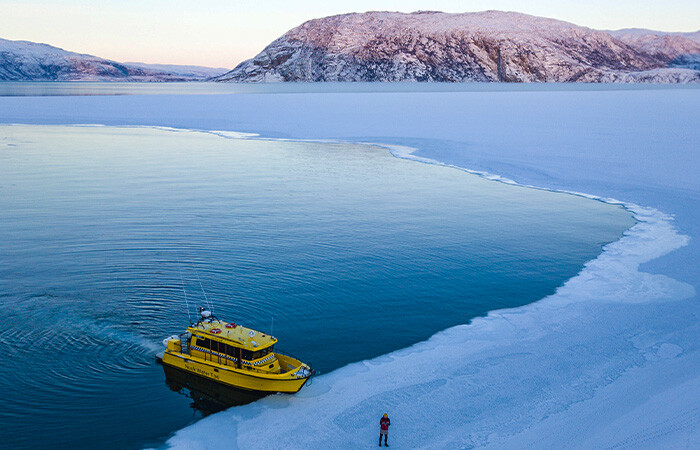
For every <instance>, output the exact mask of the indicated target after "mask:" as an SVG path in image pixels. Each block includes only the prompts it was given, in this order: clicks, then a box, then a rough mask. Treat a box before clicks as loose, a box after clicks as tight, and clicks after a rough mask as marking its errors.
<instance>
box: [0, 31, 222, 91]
mask: <svg viewBox="0 0 700 450" xmlns="http://www.w3.org/2000/svg"><path fill="white" fill-rule="evenodd" d="M225 71H226V69H213V68H209V67H198V66H170V65H157V64H143V63H119V62H116V61H110V60H108V59H103V58H99V57H97V56H92V55H85V54H81V53H74V52H69V51H66V50H63V49H60V48H57V47H52V46H50V45H47V44H37V43H34V42H28V41H10V40H6V39H0V80H5V81H198V80H205V79H208V78H211V77H213V76H216V75H220V74H222V73H224V72H225Z"/></svg>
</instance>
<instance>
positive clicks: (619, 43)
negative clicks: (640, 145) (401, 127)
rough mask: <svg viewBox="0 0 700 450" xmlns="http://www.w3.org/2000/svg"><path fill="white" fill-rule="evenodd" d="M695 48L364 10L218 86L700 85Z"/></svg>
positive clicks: (494, 20) (286, 38) (521, 20)
mask: <svg viewBox="0 0 700 450" xmlns="http://www.w3.org/2000/svg"><path fill="white" fill-rule="evenodd" d="M698 54H700V43H699V42H697V41H694V40H693V39H689V38H687V37H685V36H666V37H659V38H658V39H647V38H639V37H638V36H637V37H634V38H632V37H625V36H615V35H613V34H610V33H607V32H604V31H597V30H592V29H590V28H585V27H581V26H577V25H574V24H571V23H567V22H562V21H559V20H553V19H547V18H542V17H534V16H529V15H525V14H520V13H512V12H500V11H486V12H479V13H465V14H448V13H441V12H417V13H411V14H404V13H395V12H368V13H361V14H344V15H339V16H331V17H325V18H322V19H315V20H310V21H308V22H305V23H304V24H302V25H300V26H299V27H297V28H294V29H292V30H290V31H289V32H287V33H286V34H285V35H283V36H282V37H280V38H279V39H277V40H276V41H274V42H272V43H271V44H270V45H269V46H268V47H266V48H265V49H264V50H263V51H262V52H261V53H260V54H259V55H257V56H256V57H255V58H253V59H251V60H248V61H245V62H243V63H241V64H239V65H238V66H237V67H236V68H235V69H234V70H232V71H230V72H228V73H226V74H224V75H222V76H221V77H219V78H217V80H219V81H452V82H463V81H508V82H544V81H550V82H575V81H578V82H700V72H699V71H698V70H695V69H694V68H693V65H692V63H691V64H686V63H687V61H686V60H689V61H691V62H692V61H694V58H695V56H694V55H698Z"/></svg>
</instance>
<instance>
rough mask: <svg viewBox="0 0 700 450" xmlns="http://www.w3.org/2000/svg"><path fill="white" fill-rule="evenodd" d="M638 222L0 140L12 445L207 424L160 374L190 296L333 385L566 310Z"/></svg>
mask: <svg viewBox="0 0 700 450" xmlns="http://www.w3.org/2000/svg"><path fill="white" fill-rule="evenodd" d="M632 223H633V221H632V218H631V215H630V214H628V213H627V212H626V211H624V210H623V209H621V208H619V207H616V206H611V205H606V204H603V203H600V202H596V201H592V200H588V199H584V198H580V197H575V196H571V195H565V194H558V193H552V192H546V191H539V190H533V189H527V188H521V187H514V186H508V185H504V184H500V183H496V182H492V181H486V180H484V179H481V178H478V177H476V176H473V175H469V174H466V173H464V172H461V171H458V170H456V169H450V168H445V167H438V166H431V165H426V164H420V163H416V162H411V161H406V160H400V159H396V158H394V157H392V156H391V155H389V154H388V153H387V152H386V151H384V150H381V149H378V148H374V147H367V146H360V145H341V144H314V143H294V142H278V141H262V140H257V141H253V140H232V139H224V138H221V137H218V136H213V135H210V134H205V133H198V132H188V131H179V132H175V131H165V130H156V129H149V128H110V127H48V126H47V127H34V126H2V127H0V263H1V264H0V305H2V311H3V314H2V316H1V317H2V318H1V319H0V324H1V328H0V343H1V344H2V346H3V349H5V356H4V358H3V364H2V366H0V392H2V397H0V414H1V415H2V417H1V418H0V420H2V423H3V426H2V428H1V429H2V431H0V433H2V436H0V438H1V440H0V442H2V445H3V446H9V447H17V446H20V447H30V446H31V447H48V446H72V447H94V446H99V447H108V448H111V447H114V448H124V447H127V448H129V447H139V446H143V445H149V444H151V445H153V444H158V443H159V442H162V440H163V439H164V438H165V437H166V436H167V435H168V434H169V433H171V432H173V431H175V430H177V429H179V428H182V427H183V426H185V425H186V424H187V423H189V422H191V421H193V420H196V419H197V418H199V417H200V415H201V414H200V413H199V412H198V411H197V410H195V409H192V408H191V404H192V399H190V398H187V397H185V396H182V395H178V394H177V393H176V392H173V391H171V390H170V389H169V388H168V386H167V385H166V383H165V377H164V374H163V370H162V368H161V367H160V366H158V365H156V364H155V363H154V355H155V353H156V352H157V351H159V350H160V349H161V348H162V344H161V341H162V339H163V338H164V337H166V336H169V335H171V334H174V333H177V332H179V331H181V330H183V329H184V327H186V325H187V323H188V316H187V310H186V308H185V297H184V294H183V284H184V288H185V291H186V292H187V294H188V299H189V302H190V307H191V308H190V310H191V311H192V312H194V310H195V307H196V306H199V305H200V304H202V303H203V302H204V298H203V296H202V293H201V290H200V286H199V281H198V280H200V279H201V283H202V285H203V287H204V289H205V290H206V293H207V295H208V297H209V299H210V300H212V301H213V303H214V308H215V312H216V314H217V315H218V316H219V317H221V318H223V319H226V320H235V321H236V322H239V323H243V324H245V325H247V326H250V327H253V328H258V329H261V330H265V331H270V329H271V328H272V326H273V325H272V318H273V316H274V330H273V333H274V334H275V335H276V336H277V337H278V338H279V340H280V344H279V347H280V348H281V349H283V350H287V351H289V352H292V353H294V354H296V355H297V356H299V357H300V358H301V359H303V360H304V361H308V362H310V363H312V364H313V365H314V367H315V368H317V369H319V370H320V371H322V372H327V371H330V370H332V369H334V368H337V367H340V366H342V365H345V364H347V363H350V362H353V361H358V360H362V359H366V358H371V357H375V356H378V355H381V354H384V353H387V352H390V351H392V350H395V349H399V348H403V347H406V346H409V345H411V344H413V343H415V342H418V341H420V340H423V339H426V338H428V337H429V336H431V335H432V334H434V333H435V332H437V331H439V330H442V329H445V328H447V327H449V326H452V325H456V324H461V323H467V322H468V321H469V320H470V319H471V318H473V317H475V316H478V315H482V314H485V313H486V312H488V311H490V310H494V309H498V308H506V307H514V306H519V305H523V304H527V303H530V302H533V301H536V300H538V299H540V298H542V297H544V296H546V295H548V294H551V293H553V292H554V290H555V289H556V287H557V286H559V285H561V284H562V283H563V282H564V281H566V280H567V279H568V278H570V277H572V276H574V275H575V274H576V273H577V272H578V271H579V270H580V269H581V267H582V265H583V264H584V263H585V262H586V261H588V260H590V259H592V258H594V257H595V256H596V255H597V254H598V253H600V250H601V246H602V245H604V244H605V243H608V242H611V241H614V240H616V239H618V238H619V237H620V236H621V234H622V232H623V231H624V230H625V229H627V228H628V227H629V226H631V225H632ZM180 273H181V274H182V280H184V281H182V282H181V275H180Z"/></svg>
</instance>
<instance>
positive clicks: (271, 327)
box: [270, 316, 275, 336]
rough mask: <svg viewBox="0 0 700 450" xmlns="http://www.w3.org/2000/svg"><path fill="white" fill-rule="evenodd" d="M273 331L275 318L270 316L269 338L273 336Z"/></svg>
mask: <svg viewBox="0 0 700 450" xmlns="http://www.w3.org/2000/svg"><path fill="white" fill-rule="evenodd" d="M274 330H275V316H272V319H270V336H274V334H272V332H273V331H274Z"/></svg>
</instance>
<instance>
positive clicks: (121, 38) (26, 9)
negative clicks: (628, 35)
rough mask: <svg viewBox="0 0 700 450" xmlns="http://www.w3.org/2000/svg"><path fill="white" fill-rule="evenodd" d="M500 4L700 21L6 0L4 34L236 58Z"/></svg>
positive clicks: (382, 6) (639, 24) (381, 4)
mask: <svg viewBox="0 0 700 450" xmlns="http://www.w3.org/2000/svg"><path fill="white" fill-rule="evenodd" d="M489 9H498V10H504V11H518V12H523V13H527V14H533V15H538V16H544V17H551V18H555V19H561V20H566V21H569V22H573V23H576V24H578V25H583V26H587V27H591V28H597V29H619V28H632V27H635V28H650V29H655V30H663V31H697V30H698V29H700V0H667V1H661V0H636V1H633V0H611V1H602V0H589V1H575V0H529V1H528V0H520V1H515V0H491V1H483V0H462V1H459V0H430V1H426V0H402V1H395V0H387V1H383V0H374V1H367V0H353V1H345V0H327V1H323V2H316V1H307V0H296V1H295V0H286V1H285V0H257V1H254V0H251V1H240V0H228V1H226V0H197V1H188V0H89V1H88V0H14V1H5V0H0V38H5V39H12V40H20V39H21V40H28V41H34V42H43V43H47V44H51V45H54V46H57V47H61V48H63V49H66V50H71V51H76V52H80V53H89V54H92V55H96V56H100V57H103V58H109V59H113V60H116V61H121V62H127V61H138V62H148V63H162V64H195V65H204V66H211V67H226V68H233V67H234V66H235V65H236V64H238V63H239V62H241V61H243V60H244V59H247V58H251V57H253V56H255V55H256V54H257V53H259V52H260V51H261V50H262V49H263V48H264V47H265V46H266V45H267V44H269V43H270V42H271V41H273V40H274V39H276V38H277V37H279V36H281V35H282V34H284V33H285V32H286V31H287V30H289V29H291V28H293V27H295V26H297V25H299V24H301V23H302V22H304V21H305V20H309V19H313V18H318V17H323V16H327V15H332V14H341V13H347V12H363V11H403V12H411V11H418V10H433V11H446V12H469V11H484V10H489Z"/></svg>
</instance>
